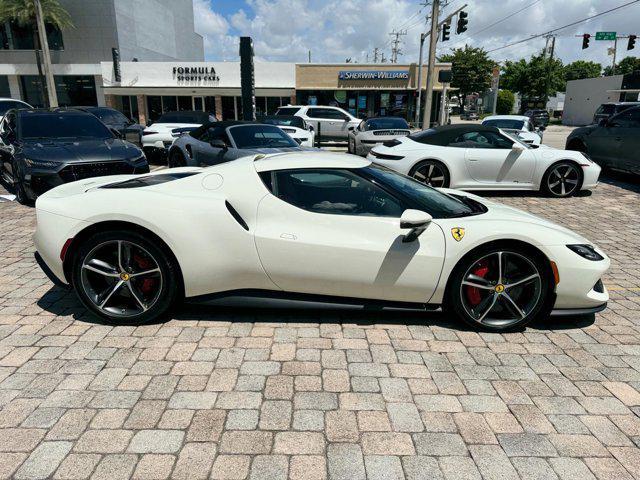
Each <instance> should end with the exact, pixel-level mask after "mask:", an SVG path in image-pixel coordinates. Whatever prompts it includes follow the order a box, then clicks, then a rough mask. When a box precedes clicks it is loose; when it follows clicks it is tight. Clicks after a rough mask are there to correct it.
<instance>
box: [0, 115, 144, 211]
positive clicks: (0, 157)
mask: <svg viewBox="0 0 640 480" xmlns="http://www.w3.org/2000/svg"><path fill="white" fill-rule="evenodd" d="M147 172H149V164H148V163H147V159H146V158H145V156H144V154H143V153H142V150H140V149H139V148H138V147H136V146H135V145H133V144H131V143H129V142H126V141H124V140H121V139H120V138H117V137H116V135H115V134H114V132H112V131H111V130H110V129H109V128H107V127H106V126H105V125H104V124H103V123H102V122H101V121H100V120H98V119H97V118H96V117H95V116H93V115H92V114H90V113H86V112H82V111H80V110H73V109H58V108H56V109H51V110H46V109H41V110H9V111H8V112H7V114H6V115H5V116H4V118H3V119H2V122H1V123H0V174H1V176H2V178H3V179H4V180H5V181H6V182H7V183H9V184H10V185H12V186H13V188H14V191H15V195H16V197H17V199H18V201H19V202H20V203H29V202H30V201H33V200H35V199H36V197H37V196H38V195H41V194H42V193H44V192H46V191H47V190H49V189H51V188H53V187H56V186H58V185H61V184H63V183H67V182H73V181H75V180H82V179H84V178H89V177H100V176H104V175H115V174H131V173H147Z"/></svg>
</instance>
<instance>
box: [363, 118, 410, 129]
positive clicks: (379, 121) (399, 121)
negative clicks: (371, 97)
mask: <svg viewBox="0 0 640 480" xmlns="http://www.w3.org/2000/svg"><path fill="white" fill-rule="evenodd" d="M389 128H401V129H408V128H409V124H408V123H407V121H406V120H405V119H404V118H372V119H370V120H367V121H366V123H365V129H366V130H386V129H389Z"/></svg>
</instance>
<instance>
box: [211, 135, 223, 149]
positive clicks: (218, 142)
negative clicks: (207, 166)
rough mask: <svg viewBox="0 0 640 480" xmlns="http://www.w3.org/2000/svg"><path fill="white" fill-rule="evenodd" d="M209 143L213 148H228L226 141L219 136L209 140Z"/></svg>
mask: <svg viewBox="0 0 640 480" xmlns="http://www.w3.org/2000/svg"><path fill="white" fill-rule="evenodd" d="M209 145H211V146H212V147H213V148H222V149H223V150H226V149H227V148H228V147H227V144H226V143H224V141H222V140H220V139H219V138H214V139H213V140H209Z"/></svg>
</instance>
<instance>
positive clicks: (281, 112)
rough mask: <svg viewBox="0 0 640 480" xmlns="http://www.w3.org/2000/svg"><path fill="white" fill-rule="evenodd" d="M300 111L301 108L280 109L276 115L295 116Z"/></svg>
mask: <svg viewBox="0 0 640 480" xmlns="http://www.w3.org/2000/svg"><path fill="white" fill-rule="evenodd" d="M299 111H300V107H280V108H279V109H278V110H276V115H295V114H296V113H298V112H299Z"/></svg>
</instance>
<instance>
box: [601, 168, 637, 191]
mask: <svg viewBox="0 0 640 480" xmlns="http://www.w3.org/2000/svg"><path fill="white" fill-rule="evenodd" d="M600 181H601V182H602V183H606V184H608V185H613V186H615V187H619V188H622V189H624V190H629V191H630V192H634V193H640V175H635V174H633V173H629V172H619V171H614V170H607V171H606V172H603V173H602V174H601V175H600Z"/></svg>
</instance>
